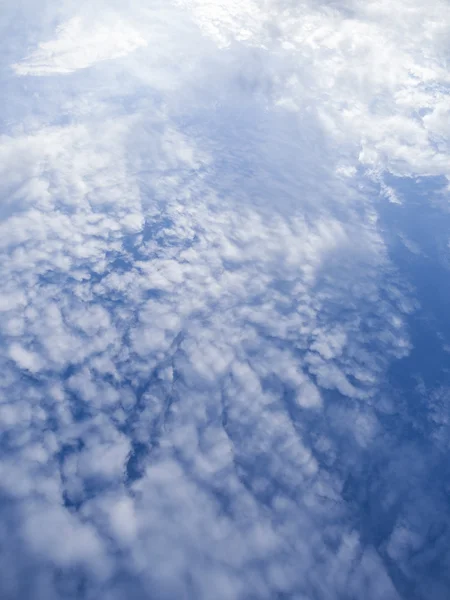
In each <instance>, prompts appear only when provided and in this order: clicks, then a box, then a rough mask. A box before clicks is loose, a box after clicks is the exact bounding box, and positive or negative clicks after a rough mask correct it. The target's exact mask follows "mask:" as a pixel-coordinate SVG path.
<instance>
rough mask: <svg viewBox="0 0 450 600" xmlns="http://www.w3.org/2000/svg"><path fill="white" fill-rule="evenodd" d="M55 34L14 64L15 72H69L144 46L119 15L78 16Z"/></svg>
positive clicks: (40, 73)
mask: <svg viewBox="0 0 450 600" xmlns="http://www.w3.org/2000/svg"><path fill="white" fill-rule="evenodd" d="M55 33H56V36H55V39H53V40H49V41H46V42H41V43H40V44H39V47H38V48H37V49H36V50H34V51H33V52H32V53H31V54H30V55H29V56H28V57H26V58H24V59H23V60H22V61H21V62H19V63H17V64H15V65H14V66H13V67H14V70H15V71H16V73H17V74H18V75H37V76H42V75H53V74H58V73H60V74H65V73H71V72H73V71H77V70H78V69H85V68H87V67H90V66H92V65H94V64H96V63H98V62H101V61H104V60H111V59H114V58H119V57H122V56H126V55H127V54H129V53H130V52H133V51H134V50H136V49H137V48H140V47H142V46H146V40H144V39H143V38H142V37H141V36H140V35H139V33H138V32H137V31H136V30H134V29H133V28H132V27H131V26H130V25H129V24H127V23H126V22H125V21H123V20H122V19H121V18H120V17H117V18H115V19H114V18H109V19H107V20H105V21H104V22H102V21H101V17H100V20H99V19H98V17H97V19H94V20H92V21H87V19H82V18H80V17H78V16H77V17H73V18H71V19H69V20H68V21H66V22H65V23H62V24H61V25H59V26H58V28H57V30H56V32H55Z"/></svg>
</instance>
